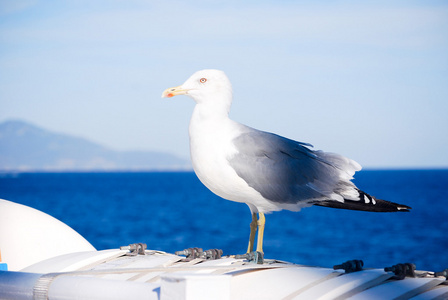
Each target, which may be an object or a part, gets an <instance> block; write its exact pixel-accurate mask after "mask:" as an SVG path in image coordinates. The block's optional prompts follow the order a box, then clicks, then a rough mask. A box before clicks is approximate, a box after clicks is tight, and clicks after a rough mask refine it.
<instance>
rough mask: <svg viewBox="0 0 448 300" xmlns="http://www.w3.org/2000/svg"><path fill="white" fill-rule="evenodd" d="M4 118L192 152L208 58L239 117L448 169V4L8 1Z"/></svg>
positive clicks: (355, 152) (402, 161)
mask: <svg viewBox="0 0 448 300" xmlns="http://www.w3.org/2000/svg"><path fill="white" fill-rule="evenodd" d="M0 43H1V47H0V121H5V120H9V119H22V120H26V121H29V122H32V123H34V124H36V125H38V126H42V127H44V128H46V129H50V130H53V131H58V132H64V133H69V134H74V135H76V136H81V137H85V138H88V139H90V140H92V141H96V142H99V143H101V144H103V145H105V146H109V147H111V148H114V149H117V150H156V151H164V152H170V153H174V154H177V155H179V156H182V157H185V158H188V157H189V148H188V123H189V119H190V115H191V112H192V109H193V106H194V102H193V100H191V99H189V98H187V97H183V96H182V97H175V98H172V99H169V100H166V99H161V98H160V95H161V93H162V91H163V90H164V89H165V88H168V87H171V86H175V85H179V84H181V83H183V82H184V81H185V80H186V79H187V78H188V77H189V76H190V75H191V74H192V73H193V72H195V71H197V70H200V69H204V68H216V69H221V70H224V71H225V72H226V73H227V75H228V76H229V78H230V80H231V81H232V83H233V88H234V99H235V100H234V104H233V107H232V112H231V117H232V118H233V119H235V120H237V121H240V122H242V123H245V124H247V125H249V126H252V127H255V128H258V129H262V130H266V131H270V132H275V133H277V134H281V135H284V136H287V137H289V138H292V139H296V140H300V141H303V142H309V143H311V144H313V145H314V146H315V148H317V149H322V150H326V151H331V152H338V153H340V154H343V155H345V156H348V157H350V158H353V159H355V160H357V161H358V162H359V163H360V164H361V165H363V166H365V167H376V168H378V167H389V168H394V167H440V166H444V167H447V166H448V133H447V132H448V2H446V1H362V2H360V1H320V2H317V1H274V0H272V1H246V2H244V1H207V0H198V1H143V0H141V1H138V0H135V1H132V0H131V1H105V0H102V1H37V0H36V1H34V0H23V1H22V0H19V1H17V0H14V1H2V0H0Z"/></svg>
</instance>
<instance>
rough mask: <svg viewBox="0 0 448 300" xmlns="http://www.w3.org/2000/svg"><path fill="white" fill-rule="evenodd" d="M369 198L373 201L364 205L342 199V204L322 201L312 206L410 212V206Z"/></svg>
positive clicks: (363, 203) (359, 202)
mask: <svg viewBox="0 0 448 300" xmlns="http://www.w3.org/2000/svg"><path fill="white" fill-rule="evenodd" d="M364 194H365V193H364ZM365 195H367V194H365ZM369 197H371V198H370V199H373V200H374V201H369V202H367V203H366V202H365V201H362V200H358V201H355V200H349V199H344V202H339V201H335V200H324V201H317V202H316V203H314V205H317V206H324V207H331V208H339V209H349V210H359V211H370V212H410V210H411V209H412V208H411V207H410V206H407V205H404V204H398V203H395V202H390V201H386V200H381V199H376V198H374V197H372V196H370V195H369Z"/></svg>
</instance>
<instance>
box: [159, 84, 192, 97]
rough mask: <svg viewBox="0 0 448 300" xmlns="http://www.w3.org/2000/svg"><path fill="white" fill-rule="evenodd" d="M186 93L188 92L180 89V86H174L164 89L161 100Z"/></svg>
mask: <svg viewBox="0 0 448 300" xmlns="http://www.w3.org/2000/svg"><path fill="white" fill-rule="evenodd" d="M187 93H188V90H184V89H182V86H180V85H179V86H176V87H172V88H169V89H166V90H164V91H163V93H162V98H171V97H174V96H177V95H185V94H187Z"/></svg>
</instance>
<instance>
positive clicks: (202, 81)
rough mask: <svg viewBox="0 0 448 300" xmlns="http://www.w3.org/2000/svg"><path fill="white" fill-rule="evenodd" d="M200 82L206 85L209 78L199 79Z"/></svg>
mask: <svg viewBox="0 0 448 300" xmlns="http://www.w3.org/2000/svg"><path fill="white" fill-rule="evenodd" d="M199 82H200V83H206V82H207V78H201V79H199Z"/></svg>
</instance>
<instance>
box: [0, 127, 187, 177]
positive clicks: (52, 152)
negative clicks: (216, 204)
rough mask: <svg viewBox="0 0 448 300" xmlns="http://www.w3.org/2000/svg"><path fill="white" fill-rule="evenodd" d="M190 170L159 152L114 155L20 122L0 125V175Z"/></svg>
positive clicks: (116, 152)
mask: <svg viewBox="0 0 448 300" xmlns="http://www.w3.org/2000/svg"><path fill="white" fill-rule="evenodd" d="M178 169H191V165H190V162H188V161H186V160H184V159H181V158H178V157H176V156H174V155H171V154H167V153H160V152H144V151H126V152H120V151H114V150H111V149H108V148H106V147H103V146H101V145H98V144H95V143H93V142H90V141H88V140H86V139H83V138H78V137H73V136H70V135H64V134H59V133H54V132H51V131H47V130H44V129H42V128H39V127H37V126H34V125H31V124H28V123H26V122H22V121H7V122H4V123H0V171H144V170H178Z"/></svg>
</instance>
